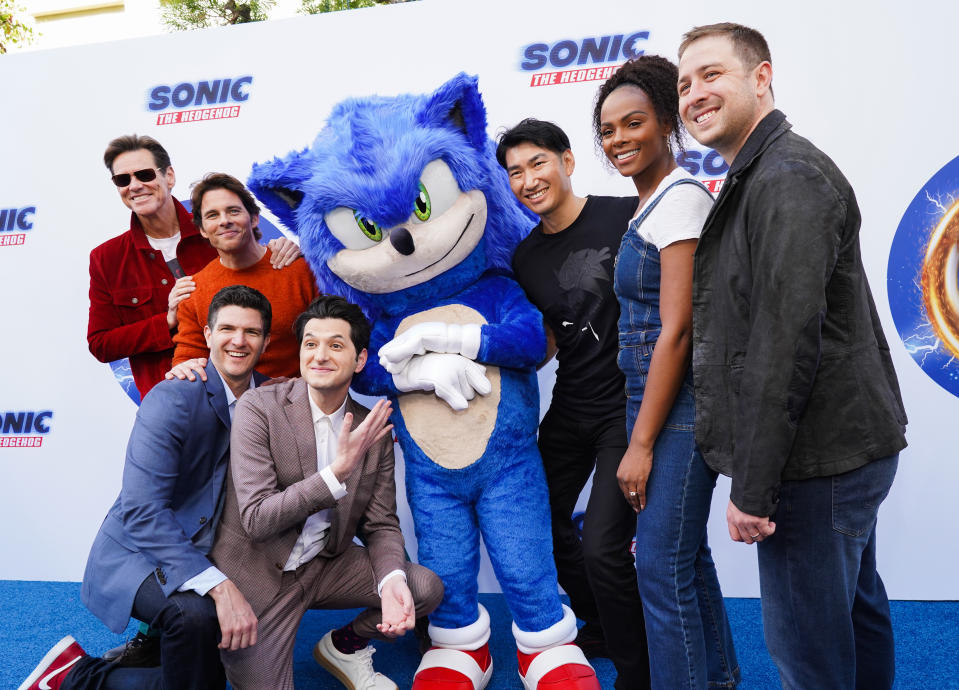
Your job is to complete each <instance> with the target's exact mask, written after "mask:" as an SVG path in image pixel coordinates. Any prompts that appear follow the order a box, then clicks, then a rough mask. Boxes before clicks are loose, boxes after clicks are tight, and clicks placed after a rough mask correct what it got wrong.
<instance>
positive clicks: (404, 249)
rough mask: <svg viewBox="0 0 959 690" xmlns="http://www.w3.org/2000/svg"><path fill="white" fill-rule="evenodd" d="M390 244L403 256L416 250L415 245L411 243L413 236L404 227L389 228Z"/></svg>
mask: <svg viewBox="0 0 959 690" xmlns="http://www.w3.org/2000/svg"><path fill="white" fill-rule="evenodd" d="M390 244H392V245H393V248H394V249H396V251H398V252H399V253H400V254H402V255H403V256H409V255H410V254H412V253H413V252H415V251H416V245H414V244H413V236H412V235H411V234H410V231H409V230H407V229H406V228H393V229H392V230H390Z"/></svg>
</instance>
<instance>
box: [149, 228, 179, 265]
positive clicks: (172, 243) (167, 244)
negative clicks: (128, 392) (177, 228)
mask: <svg viewBox="0 0 959 690" xmlns="http://www.w3.org/2000/svg"><path fill="white" fill-rule="evenodd" d="M147 242H149V243H150V246H151V247H153V248H154V249H156V250H157V251H159V252H162V253H163V260H164V261H167V262H170V261H173V260H174V259H175V258H176V246H177V245H178V244H180V233H179V232H178V233H177V234H175V235H174V236H173V237H150V236H149V235H147Z"/></svg>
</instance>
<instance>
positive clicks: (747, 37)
mask: <svg viewBox="0 0 959 690" xmlns="http://www.w3.org/2000/svg"><path fill="white" fill-rule="evenodd" d="M706 36H725V37H726V38H728V39H729V40H730V41H732V42H733V48H734V49H735V50H736V55H737V56H738V57H739V61H740V62H742V63H743V66H744V67H745V68H746V69H750V70H751V69H753V68H754V67H756V65H758V64H759V63H761V62H768V63H770V64H772V61H773V60H772V57H771V56H770V55H769V45H768V44H767V43H766V39H765V38H764V37H763V35H762V34H761V33H759V32H758V31H756V30H755V29H751V28H749V27H748V26H743V25H742V24H734V23H732V22H721V23H719V24H707V25H706V26H696V27H693V28H692V29H690V30H689V31H687V32H686V33H685V34H683V40H682V42H681V43H680V44H679V57H680V58H682V57H683V53H685V52H686V49H687V48H688V47H689V44H690V43H692V42H693V41H698V40H699V39H700V38H705V37H706Z"/></svg>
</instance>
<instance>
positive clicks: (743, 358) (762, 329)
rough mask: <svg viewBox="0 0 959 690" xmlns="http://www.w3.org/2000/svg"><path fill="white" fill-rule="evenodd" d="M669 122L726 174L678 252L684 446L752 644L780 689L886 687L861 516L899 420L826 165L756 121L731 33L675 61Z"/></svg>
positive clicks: (891, 374)
mask: <svg viewBox="0 0 959 690" xmlns="http://www.w3.org/2000/svg"><path fill="white" fill-rule="evenodd" d="M679 57H680V62H679V93H680V114H681V115H682V118H683V121H684V123H685V125H686V127H687V129H688V130H689V132H690V134H692V135H693V137H695V138H696V140H697V141H699V142H700V143H701V144H703V145H704V146H710V147H712V148H714V149H716V150H717V151H718V152H719V153H720V154H721V155H722V157H723V158H724V159H725V160H726V161H727V162H728V163H729V164H730V169H729V173H728V175H727V178H726V183H725V185H724V188H723V190H722V193H721V194H720V195H719V198H718V199H717V201H716V205H715V207H714V208H713V211H712V213H711V214H710V216H709V217H708V219H707V220H706V224H705V226H704V228H703V233H702V238H701V239H700V242H699V246H698V248H697V250H696V261H695V270H694V279H693V280H694V286H693V376H694V381H695V391H696V438H697V441H698V443H699V445H700V448H701V450H702V452H703V455H704V456H705V458H706V461H707V463H708V464H709V465H710V466H711V467H712V468H713V469H715V470H717V471H719V472H722V473H723V474H726V475H729V476H730V477H731V478H732V492H731V495H730V501H729V506H728V508H727V512H726V517H727V521H728V526H729V534H730V536H731V537H732V539H733V540H734V541H742V542H745V543H747V544H752V543H754V542H759V574H760V583H761V589H762V602H763V622H764V628H765V635H766V644H767V646H768V647H769V651H770V654H771V655H772V657H773V659H774V660H775V662H776V664H777V666H778V667H779V673H780V676H781V678H782V683H783V686H784V687H787V688H827V687H828V688H850V689H851V688H853V687H868V688H890V687H891V686H892V681H893V675H894V652H893V639H892V626H891V623H890V619H889V602H888V599H887V597H886V592H885V589H884V587H883V584H882V580H881V579H880V577H879V575H878V573H877V572H876V514H877V510H878V507H879V504H880V503H881V502H882V501H883V499H884V498H885V497H886V494H887V493H888V491H889V488H890V486H891V484H892V480H893V477H894V476H895V472H896V465H897V462H898V454H899V451H900V450H901V449H902V448H904V447H905V445H906V441H905V437H904V429H905V424H906V415H905V412H904V410H903V406H902V399H901V397H900V393H899V384H898V382H897V380H896V374H895V371H894V369H893V366H892V361H891V359H890V356H889V349H888V346H887V344H886V339H885V337H884V335H883V332H882V327H881V325H880V323H879V317H878V315H877V313H876V308H875V304H874V303H873V299H872V295H871V293H870V290H869V285H868V283H867V281H866V276H865V272H864V269H863V265H862V258H861V256H860V250H859V224H860V215H859V207H858V205H857V204H856V198H855V195H854V193H853V191H852V188H851V187H850V186H849V183H848V182H847V181H846V179H845V177H843V175H842V173H841V172H840V171H839V169H838V168H837V167H836V166H835V164H834V163H833V162H832V161H831V160H830V159H829V158H828V157H827V156H826V155H825V154H823V153H822V152H821V151H819V150H818V149H817V148H816V147H815V146H813V145H812V144H811V143H810V142H809V141H807V140H806V139H803V138H802V137H800V136H798V135H796V134H794V133H792V132H791V131H790V128H791V125H790V124H789V123H788V122H787V121H786V119H785V116H784V115H783V114H782V113H781V112H779V111H778V110H775V109H774V106H773V93H772V86H771V83H772V65H771V64H770V57H769V48H768V47H767V45H766V41H765V39H764V38H763V37H762V35H761V34H759V32H757V31H755V30H753V29H749V28H747V27H743V26H739V25H736V24H716V25H712V26H705V27H698V28H695V29H693V30H692V31H690V32H688V33H687V34H686V35H685V37H684V39H683V42H682V44H681V45H680V49H679Z"/></svg>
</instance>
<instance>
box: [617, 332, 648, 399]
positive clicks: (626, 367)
mask: <svg viewBox="0 0 959 690" xmlns="http://www.w3.org/2000/svg"><path fill="white" fill-rule="evenodd" d="M652 355H653V343H644V342H638V343H635V344H628V343H623V342H622V341H621V342H620V346H619V354H618V355H617V356H616V364H618V365H619V369H620V371H622V372H623V375H624V376H625V377H626V395H628V396H630V397H639V398H642V396H643V390H644V389H645V388H646V377H647V376H648V375H649V362H650V360H651V359H652Z"/></svg>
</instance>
